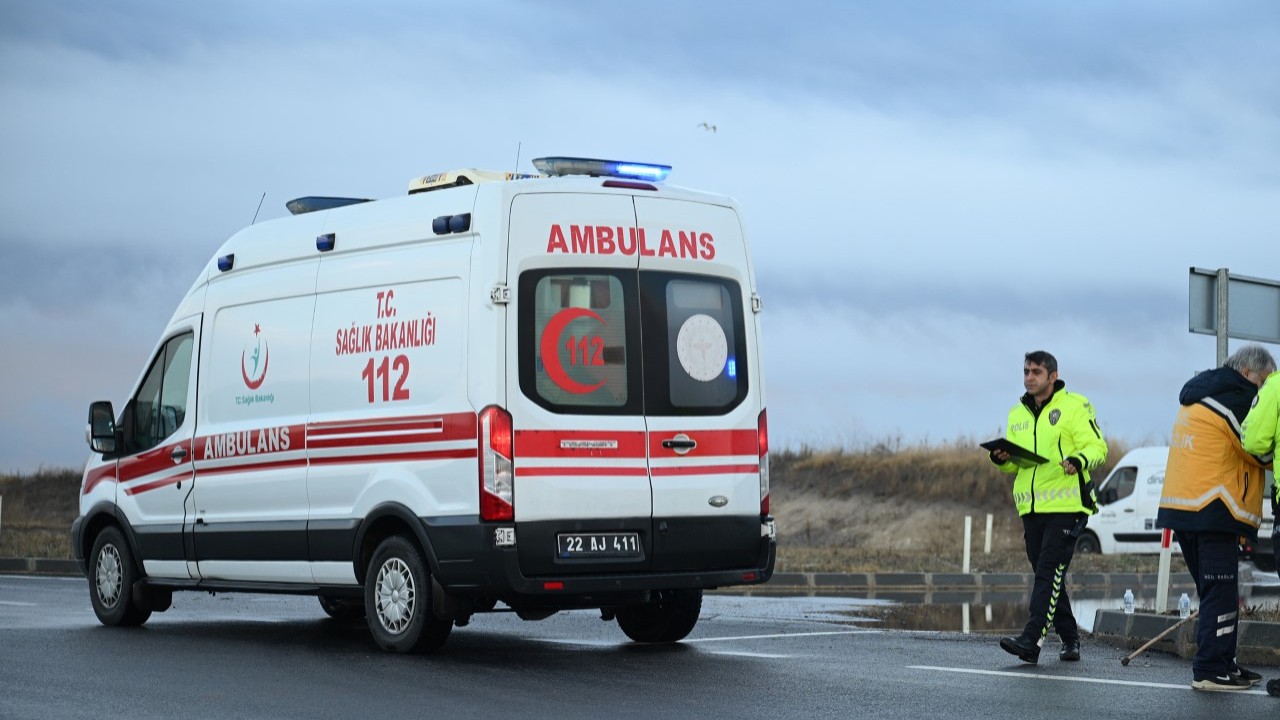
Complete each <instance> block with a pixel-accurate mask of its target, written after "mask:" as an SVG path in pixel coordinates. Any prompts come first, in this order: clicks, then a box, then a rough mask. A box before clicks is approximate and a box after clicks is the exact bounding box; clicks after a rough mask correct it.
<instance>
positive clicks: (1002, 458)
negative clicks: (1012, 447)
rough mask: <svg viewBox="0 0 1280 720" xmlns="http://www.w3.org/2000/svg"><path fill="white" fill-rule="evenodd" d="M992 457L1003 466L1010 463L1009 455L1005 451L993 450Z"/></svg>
mask: <svg viewBox="0 0 1280 720" xmlns="http://www.w3.org/2000/svg"><path fill="white" fill-rule="evenodd" d="M991 457H993V458H995V459H996V462H998V463H1000V464H1001V465H1003V464H1005V463H1007V462H1009V453H1007V452H1005V451H1003V450H992V451H991Z"/></svg>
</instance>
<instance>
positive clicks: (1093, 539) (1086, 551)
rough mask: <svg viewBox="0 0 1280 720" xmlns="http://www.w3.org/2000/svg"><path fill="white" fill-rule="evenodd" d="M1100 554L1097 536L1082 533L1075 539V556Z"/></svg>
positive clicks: (1100, 549) (1100, 547)
mask: <svg viewBox="0 0 1280 720" xmlns="http://www.w3.org/2000/svg"><path fill="white" fill-rule="evenodd" d="M1101 552H1102V545H1101V544H1100V543H1099V542H1098V536H1097V535H1094V534H1093V533H1091V532H1082V533H1080V537H1078V538H1076V554H1077V555H1097V554H1099V553H1101Z"/></svg>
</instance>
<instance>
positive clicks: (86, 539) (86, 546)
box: [78, 500, 147, 578]
mask: <svg viewBox="0 0 1280 720" xmlns="http://www.w3.org/2000/svg"><path fill="white" fill-rule="evenodd" d="M84 518H85V519H84V523H83V524H82V525H81V528H82V529H81V532H80V537H79V538H78V542H79V544H80V553H81V557H83V558H84V559H85V573H86V575H87V574H88V572H89V570H88V568H89V567H91V566H92V558H90V557H89V556H90V555H91V554H92V553H93V544H94V542H95V541H96V540H97V538H98V534H99V533H101V532H102V530H103V529H104V528H106V527H108V526H111V525H114V526H116V527H118V528H120V532H122V533H124V539H125V540H126V541H127V542H128V543H129V555H130V556H132V558H133V564H134V566H135V567H137V568H138V576H139V577H140V578H145V577H146V576H147V570H146V566H145V565H143V563H142V554H141V552H139V550H138V538H137V535H136V534H135V533H134V532H133V525H131V524H130V523H129V519H128V518H127V517H125V514H124V512H123V511H122V510H121V509H120V507H119V506H118V505H116V504H115V503H111V502H107V501H105V500H104V501H102V502H100V503H98V504H96V505H94V506H93V507H91V508H89V511H88V512H87V513H85V515H84Z"/></svg>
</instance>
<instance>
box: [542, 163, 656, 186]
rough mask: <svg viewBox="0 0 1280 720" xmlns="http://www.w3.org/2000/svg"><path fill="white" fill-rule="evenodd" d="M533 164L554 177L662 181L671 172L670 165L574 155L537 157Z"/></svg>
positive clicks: (543, 172) (545, 173)
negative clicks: (576, 176)
mask: <svg viewBox="0 0 1280 720" xmlns="http://www.w3.org/2000/svg"><path fill="white" fill-rule="evenodd" d="M533 166H534V167H535V168H537V169H538V172H540V173H542V174H544V175H551V176H554V177H560V176H564V175H589V176H591V177H615V178H624V179H627V180H645V181H647V182H662V181H663V180H666V179H667V173H669V172H671V166H670V165H659V164H657V163H637V162H622V161H621V160H596V159H594V158H574V157H543V158H535V159H534V161H533Z"/></svg>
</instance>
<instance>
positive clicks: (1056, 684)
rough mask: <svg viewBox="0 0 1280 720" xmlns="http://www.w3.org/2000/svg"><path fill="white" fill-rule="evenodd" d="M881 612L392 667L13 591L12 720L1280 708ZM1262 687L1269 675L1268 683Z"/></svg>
mask: <svg viewBox="0 0 1280 720" xmlns="http://www.w3.org/2000/svg"><path fill="white" fill-rule="evenodd" d="M873 602H874V601H866V600H852V599H842V598H765V597H735V596H723V595H721V596H708V597H707V599H706V602H705V604H704V607H703V616H702V620H701V621H700V622H699V624H698V626H697V628H696V629H695V630H694V632H693V634H692V635H691V636H690V638H689V639H688V640H686V641H685V642H682V643H679V644H675V645H664V646H640V645H636V644H633V643H630V642H629V641H628V640H627V639H626V637H625V636H624V635H623V634H622V632H621V631H620V630H619V629H618V628H617V626H616V624H614V623H605V622H601V620H600V619H599V616H598V615H596V614H593V613H590V612H568V613H561V614H559V615H555V616H553V617H551V618H549V619H547V620H543V621H541V622H524V621H521V620H519V619H518V618H516V617H515V616H514V615H511V614H505V613H504V614H491V615H484V616H477V617H476V618H475V620H474V621H473V622H472V624H471V625H470V626H468V627H465V628H457V629H455V630H454V634H453V636H452V637H451V638H450V639H449V642H448V643H447V644H446V645H445V647H444V649H443V650H442V652H440V653H439V654H437V655H432V656H417V657H413V656H400V655H391V654H386V653H383V652H381V651H379V650H378V649H377V648H376V647H375V646H374V644H373V642H372V640H371V639H370V637H369V633H368V630H367V629H366V628H365V627H364V626H363V625H362V624H341V623H337V622H334V621H332V620H329V619H328V618H327V617H325V616H324V615H323V613H322V611H321V610H320V607H319V605H318V603H317V602H316V600H315V599H314V598H309V597H286V596H264V595H240V594H222V595H217V596H210V595H208V594H196V593H180V594H175V595H174V606H173V608H172V609H171V610H169V612H166V613H164V614H160V615H153V616H152V618H151V620H150V621H149V622H148V623H147V624H146V625H145V626H144V627H142V628H137V629H122V628H106V627H102V626H100V625H99V624H98V622H97V620H96V619H95V618H94V616H93V612H92V610H91V609H90V606H89V598H88V587H87V583H86V582H85V581H84V580H83V579H79V578H48V577H24V576H0V718H4V719H5V720H9V719H15V720H16V719H22V720H26V719H28V718H30V719H36V718H60V719H62V718H94V719H95V720H107V719H108V718H128V719H129V720H136V718H139V717H145V718H183V719H184V720H185V719H187V718H275V719H292V718H307V719H308V720H311V719H314V718H344V717H359V718H368V717H400V718H410V717H415V718H449V719H450V720H453V719H454V718H459V719H460V718H472V717H475V718H552V717H554V718H565V719H566V720H573V719H577V718H645V719H646V720H654V719H655V718H719V717H722V718H733V719H734V720H737V719H738V718H769V719H770V720H777V719H778V718H787V717H794V718H825V717H831V718H852V717H859V718H861V717H868V718H895V719H896V718H913V719H914V718H983V719H990V718H1016V719H1017V720H1037V719H1039V718H1044V719H1045V720H1062V719H1063V718H1128V719H1130V720H1131V719H1132V718H1137V717H1144V718H1179V719H1184V718H1199V717H1204V718H1215V719H1219V720H1220V718H1222V717H1224V716H1226V715H1233V716H1239V717H1275V713H1276V712H1277V710H1280V700H1278V699H1276V698H1272V697H1269V696H1267V695H1266V694H1265V693H1264V692H1262V691H1261V690H1260V689H1258V688H1255V689H1254V690H1251V691H1249V692H1248V693H1247V694H1241V693H1237V694H1231V695H1227V694H1205V693H1199V692H1194V691H1192V690H1191V689H1190V687H1189V685H1190V681H1191V672H1190V667H1189V664H1188V662H1187V661H1184V660H1181V659H1179V658H1175V657H1171V656H1163V655H1155V656H1148V657H1144V658H1141V659H1139V660H1136V661H1134V663H1133V664H1131V665H1130V666H1129V667H1122V666H1121V665H1120V662H1119V660H1120V657H1121V656H1122V655H1123V654H1124V653H1123V652H1122V651H1120V650H1118V649H1115V648H1111V647H1107V646H1105V645H1101V644H1094V643H1091V642H1086V643H1085V646H1084V653H1085V659H1084V661H1083V662H1080V663H1061V662H1059V661H1058V660H1057V653H1056V648H1054V649H1053V651H1052V652H1049V651H1046V653H1045V655H1044V656H1043V658H1042V660H1041V664H1040V665H1038V666H1034V667H1033V666H1027V665H1024V664H1022V663H1020V662H1018V661H1016V660H1015V659H1013V658H1012V657H1010V656H1008V655H1006V654H1005V653H1003V652H1002V651H1000V650H999V648H997V647H996V645H995V640H996V639H995V638H994V637H993V636H987V635H963V634H960V633H938V632H909V631H899V630H886V629H883V628H880V627H878V625H879V623H878V622H877V621H876V620H874V619H870V618H871V616H872V614H870V613H868V605H869V604H871V603H873ZM1260 670H1262V671H1263V672H1264V674H1265V675H1267V676H1268V677H1273V676H1275V675H1276V674H1280V671H1277V669H1275V668H1260Z"/></svg>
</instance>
